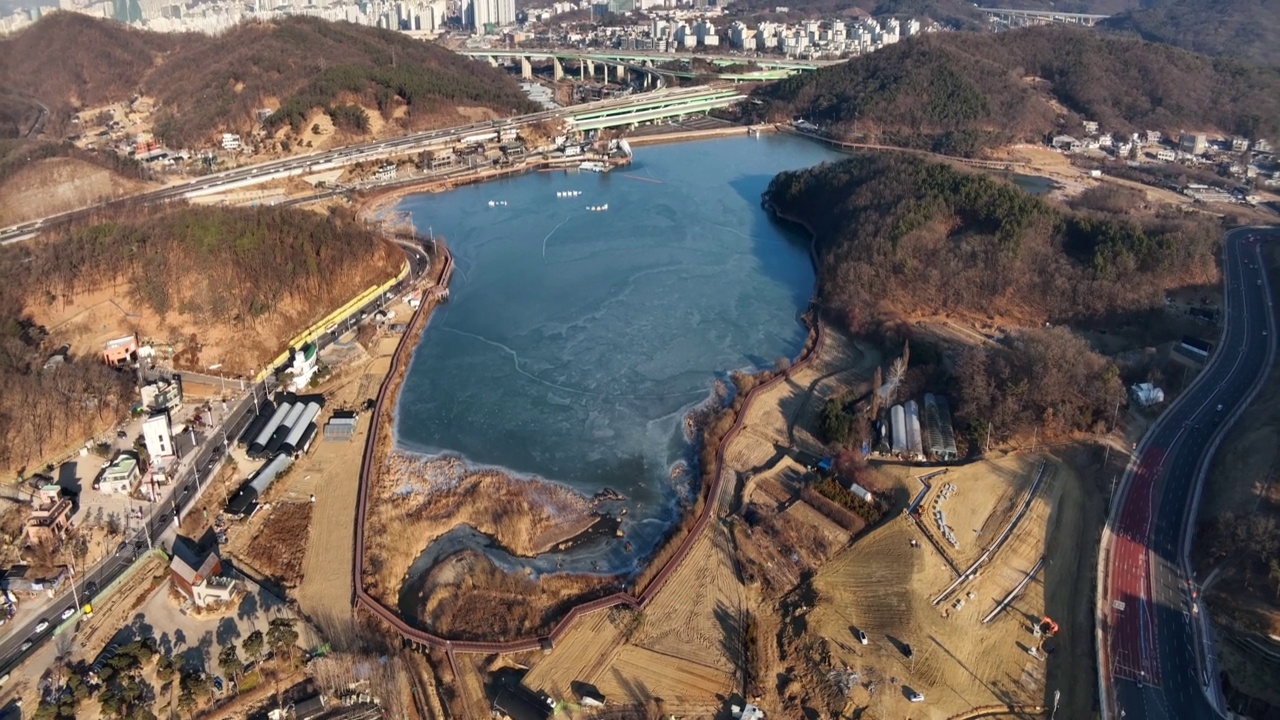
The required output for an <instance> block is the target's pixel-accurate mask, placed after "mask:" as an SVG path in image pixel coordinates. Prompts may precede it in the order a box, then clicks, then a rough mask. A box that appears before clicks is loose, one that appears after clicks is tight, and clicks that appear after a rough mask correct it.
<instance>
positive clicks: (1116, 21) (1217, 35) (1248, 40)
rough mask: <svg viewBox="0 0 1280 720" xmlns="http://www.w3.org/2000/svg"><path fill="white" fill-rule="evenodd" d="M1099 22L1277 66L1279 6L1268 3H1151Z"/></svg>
mask: <svg viewBox="0 0 1280 720" xmlns="http://www.w3.org/2000/svg"><path fill="white" fill-rule="evenodd" d="M1145 5H1146V7H1143V8H1141V9H1135V10H1130V11H1128V12H1123V13H1120V14H1118V15H1115V16H1113V17H1111V18H1108V19H1107V20H1104V21H1103V22H1102V24H1101V27H1103V28H1106V29H1109V30H1119V31H1124V32H1131V33H1134V34H1136V35H1138V36H1140V37H1142V38H1144V39H1146V40H1151V41H1154V42H1162V43H1168V44H1170V45H1177V46H1178V47H1183V48H1186V49H1188V50H1193V51H1195V52H1199V53H1204V54H1206V55H1222V56H1225V57H1231V58H1236V59H1238V60H1244V61H1248V62H1252V63H1256V64H1259V65H1270V66H1273V67H1274V66H1280V39H1278V38H1280V3H1277V2H1275V1H1274V0H1156V1H1155V2H1150V3H1145Z"/></svg>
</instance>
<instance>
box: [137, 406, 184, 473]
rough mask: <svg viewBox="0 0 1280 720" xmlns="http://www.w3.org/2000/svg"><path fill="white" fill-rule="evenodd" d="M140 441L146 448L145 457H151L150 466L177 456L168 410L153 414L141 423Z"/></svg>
mask: <svg viewBox="0 0 1280 720" xmlns="http://www.w3.org/2000/svg"><path fill="white" fill-rule="evenodd" d="M142 441H143V443H145V444H146V446H147V455H149V456H150V457H151V464H152V465H157V464H161V463H164V462H166V460H167V459H168V458H172V457H175V456H176V455H177V449H176V448H175V446H174V444H173V426H172V425H171V424H170V420H169V411H168V410H159V411H157V412H154V413H152V414H151V417H149V418H147V419H146V420H143V421H142Z"/></svg>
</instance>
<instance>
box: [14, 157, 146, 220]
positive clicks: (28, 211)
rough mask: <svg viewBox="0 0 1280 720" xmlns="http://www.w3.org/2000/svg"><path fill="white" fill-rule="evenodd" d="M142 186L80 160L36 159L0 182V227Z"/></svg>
mask: <svg viewBox="0 0 1280 720" xmlns="http://www.w3.org/2000/svg"><path fill="white" fill-rule="evenodd" d="M145 188H146V184H145V183H143V182H140V181H138V180H131V179H129V178H126V177H123V176H120V175H117V174H115V173H113V172H111V171H110V170H107V169H105V168H101V167H98V166H97V165H93V164H91V163H87V162H84V161H82V160H76V159H72V158H50V159H48V160H39V161H36V162H33V163H31V164H30V165H28V166H26V167H24V168H22V169H21V170H19V171H18V172H17V173H15V174H14V175H13V177H11V178H9V179H8V180H7V181H5V182H4V183H3V184H2V185H0V227H7V226H9V225H15V224H17V223H21V222H26V221H28V220H34V219H36V218H42V217H48V216H50V215H56V214H58V213H64V212H68V211H71V210H76V209H78V208H82V207H88V206H90V205H96V204H98V203H100V202H104V201H107V200H112V199H115V198H120V197H124V196H126V195H131V194H133V193H135V192H139V191H140V190H143V189H145Z"/></svg>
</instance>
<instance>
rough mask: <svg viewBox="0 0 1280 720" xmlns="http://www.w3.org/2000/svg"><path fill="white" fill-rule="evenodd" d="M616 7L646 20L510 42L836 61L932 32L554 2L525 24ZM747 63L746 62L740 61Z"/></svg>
mask: <svg viewBox="0 0 1280 720" xmlns="http://www.w3.org/2000/svg"><path fill="white" fill-rule="evenodd" d="M619 2H625V3H628V4H634V7H635V8H636V9H643V10H645V12H646V13H647V14H648V16H649V17H648V18H647V19H646V20H644V21H637V22H634V23H632V24H626V25H610V26H607V27H598V28H596V29H594V30H593V31H591V32H589V33H581V32H572V31H569V30H565V29H561V28H556V29H553V30H550V31H546V30H544V31H542V32H530V31H529V30H528V29H526V30H525V32H524V33H518V34H516V36H515V40H516V42H525V41H530V40H532V41H533V42H534V44H535V45H536V46H538V47H547V46H571V47H608V48H613V49H617V50H625V51H635V52H671V53H674V52H680V51H689V50H693V49H695V48H714V49H720V50H721V52H741V53H742V54H743V55H744V56H749V55H752V54H756V53H760V54H774V55H777V54H781V55H786V56H789V57H794V58H801V59H836V58H844V57H851V56H854V55H861V54H865V53H868V52H873V51H875V50H878V49H880V48H882V47H884V46H886V45H891V44H893V43H896V42H898V41H899V40H901V39H903V38H907V37H911V36H913V35H919V34H922V33H927V32H935V31H938V30H940V29H941V28H940V27H939V26H937V25H932V24H930V25H925V24H923V23H922V22H921V21H920V20H916V19H909V20H899V19H897V18H863V19H861V20H858V21H856V22H847V21H845V20H838V19H837V20H806V21H802V22H797V23H779V22H760V23H756V24H754V25H748V24H747V23H744V22H742V21H739V20H735V21H733V22H731V23H729V24H728V25H727V26H720V25H717V23H716V19H717V18H718V17H719V11H718V10H717V9H715V8H708V9H705V10H704V9H688V8H685V9H667V10H654V9H652V8H662V7H669V6H664V5H663V3H661V2H653V4H649V3H650V2H652V0H608V2H607V3H601V4H595V5H592V4H589V3H588V2H586V0H584V1H583V2H581V3H575V2H557V3H554V4H553V5H550V6H548V7H542V8H530V9H529V10H528V11H527V12H528V14H529V20H530V21H531V22H534V23H543V24H550V23H552V22H553V19H554V17H555V16H556V15H559V14H561V13H565V12H572V11H574V10H580V9H583V8H586V7H592V8H599V9H600V10H601V11H603V10H609V11H611V12H623V11H624V10H629V9H630V7H627V8H622V6H621V5H618V3H619ZM744 62H749V57H744Z"/></svg>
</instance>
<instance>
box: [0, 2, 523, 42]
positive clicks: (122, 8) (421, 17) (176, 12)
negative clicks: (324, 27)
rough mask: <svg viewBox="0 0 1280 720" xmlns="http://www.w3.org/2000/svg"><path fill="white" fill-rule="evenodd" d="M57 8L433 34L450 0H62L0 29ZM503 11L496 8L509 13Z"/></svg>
mask: <svg viewBox="0 0 1280 720" xmlns="http://www.w3.org/2000/svg"><path fill="white" fill-rule="evenodd" d="M490 2H494V0H490ZM496 4H497V5H499V6H503V5H504V4H505V5H510V13H509V19H507V20H506V24H507V25H514V24H515V5H514V0H496ZM57 10H64V11H68V12H78V13H83V14H85V15H90V16H92V17H97V18H103V19H108V20H117V21H119V22H123V23H127V24H129V25H134V26H137V27H143V28H146V29H148V30H155V31H157V32H199V33H205V34H208V35H216V34H219V33H222V32H226V31H227V30H229V29H231V28H232V27H234V26H236V25H238V24H239V23H241V22H245V21H252V20H259V21H261V20H272V19H276V18H282V17H288V16H292V15H302V16H307V17H316V18H320V19H322V20H345V21H347V22H351V23H355V24H357V25H369V26H374V27H381V28H386V29H389V30H400V31H402V32H406V33H410V34H415V35H422V36H433V35H437V34H439V33H440V32H443V30H444V26H445V21H446V18H447V14H448V5H447V4H446V2H445V0H367V1H362V2H352V1H351V0H285V1H284V2H279V1H277V2H267V0H246V2H227V1H226V0H213V1H212V2H198V3H192V4H188V3H180V2H175V1H174V0H58V1H57V4H56V5H42V6H38V7H34V8H20V9H17V10H15V11H13V12H12V13H10V14H8V15H4V16H0V35H5V34H8V33H12V32H16V31H18V30H21V29H22V28H24V27H27V26H29V25H31V24H33V23H35V22H36V21H37V20H39V19H40V18H41V17H43V16H45V15H48V14H49V13H51V12H54V11H57ZM504 12H505V11H501V10H500V11H499V12H498V13H497V14H498V16H501V17H508V15H504V14H503V13H504ZM486 17H487V16H486Z"/></svg>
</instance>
